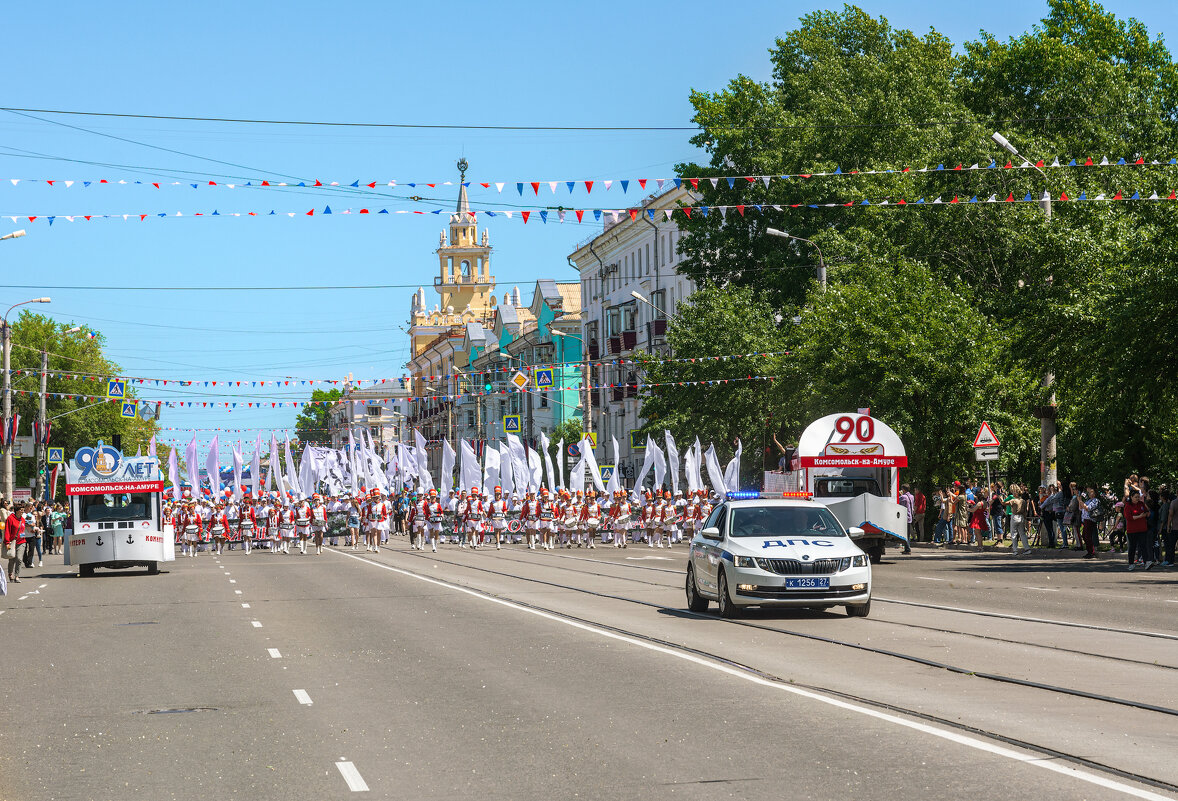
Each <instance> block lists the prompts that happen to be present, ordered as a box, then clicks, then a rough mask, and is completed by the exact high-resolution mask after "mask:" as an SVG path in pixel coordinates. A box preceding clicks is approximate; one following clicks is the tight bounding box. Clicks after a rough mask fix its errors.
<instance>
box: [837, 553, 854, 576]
mask: <svg viewBox="0 0 1178 801" xmlns="http://www.w3.org/2000/svg"><path fill="white" fill-rule="evenodd" d="M850 566H851V557H849V556H844V557H843V558H842V559H840V560H839V569H838V572H840V573H841V572H843V571H844V570H846V569H847V568H849V567H850Z"/></svg>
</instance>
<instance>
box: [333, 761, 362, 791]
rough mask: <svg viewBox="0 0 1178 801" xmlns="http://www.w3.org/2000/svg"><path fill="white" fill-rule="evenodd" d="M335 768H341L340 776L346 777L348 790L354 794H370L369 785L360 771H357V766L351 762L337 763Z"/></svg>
mask: <svg viewBox="0 0 1178 801" xmlns="http://www.w3.org/2000/svg"><path fill="white" fill-rule="evenodd" d="M335 766H336V767H337V768H339V772H340V775H341V776H343V777H344V781H346V782H347V783H348V789H349V790H351V791H352V792H353V793H366V792H368V785H367V783H365V781H364V778H363V777H362V776H361V775H360V771H358V770H356V766H355V765H353V764H352V763H351V762H336V763H335Z"/></svg>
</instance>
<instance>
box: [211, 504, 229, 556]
mask: <svg viewBox="0 0 1178 801" xmlns="http://www.w3.org/2000/svg"><path fill="white" fill-rule="evenodd" d="M208 524H209V534H210V535H211V536H212V538H213V545H212V548H213V550H212V552H213V553H215V554H217V555H218V556H219V555H220V554H222V553H224V552H225V539H226V537H227V536H228V535H229V520H228V518H227V517H226V516H225V505H224V502H223V501H222V502H218V503H216V504H214V505H213V510H212V515H211V516H210V517H209V520H208Z"/></svg>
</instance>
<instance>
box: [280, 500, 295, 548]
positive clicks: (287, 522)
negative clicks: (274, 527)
mask: <svg viewBox="0 0 1178 801" xmlns="http://www.w3.org/2000/svg"><path fill="white" fill-rule="evenodd" d="M297 520H298V513H297V512H296V511H295V508H294V507H293V506H283V507H281V508H279V510H278V535H277V538H278V543H279V544H278V553H290V544H291V542H292V541H293V540H294V538H295V537H296V536H297V535H296V534H295V525H296V521H297Z"/></svg>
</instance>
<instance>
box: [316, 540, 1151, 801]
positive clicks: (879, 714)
mask: <svg viewBox="0 0 1178 801" xmlns="http://www.w3.org/2000/svg"><path fill="white" fill-rule="evenodd" d="M328 553H334V554H337V555H338V556H342V557H344V558H347V559H355V560H356V561H357V562H363V563H364V564H366V565H369V566H370V567H376V568H380V569H381V570H388V571H390V572H392V573H397V574H399V575H402V576H405V577H406V578H410V579H414V580H416V581H421V582H424V583H427V584H433V585H434V586H437V587H445V588H446V589H449V590H451V591H453V592H457V593H461V594H463V595H468V596H471V597H473V598H477V599H479V600H481V601H484V602H487V603H492V604H498V605H500V606H503V607H506V608H508V609H514V610H516V611H518V612H522V613H524V614H529V615H535V616H536V617H539V618H542V619H544V620H549V621H552V622H554V623H559V624H562V625H565V626H569V627H570V628H575V629H580V630H581V631H586V632H590V633H593V634H595V635H597V636H599V637H603V638H606V639H611V640H616V641H618V642H625V643H628V644H630V645H633V646H635V647H637V648H643V649H645V650H647V651H653V652H656V653H661V654H664V655H666V656H669V657H672V658H674V659H681V660H683V661H685V662H691V663H693V664H696V665H699V666H701V667H704V668H707V669H709V670H714V671H716V672H717V673H724V674H727V675H729V676H732V677H734V678H737V679H741V680H743V681H746V682H749V683H750V684H757V685H760V686H761V687H765V688H768V689H772V690H775V691H778V692H785V693H789V694H791V695H796V696H799V697H802V698H808V699H810V700H812V701H815V702H817V703H821V704H826V705H828V706H832V707H835V708H836V709H843V710H846V711H848V712H855V713H857V714H860V715H863V716H864V717H869V718H874V719H876V720H879V721H882V722H885V723H890V724H892V725H895V726H901V727H903V728H906V729H911V730H913V731H919V732H923V733H924V734H928V735H931V736H933V737H937V738H940V739H942V740H946V741H949V742H953V743H957V744H958V745H963V746H965V747H967V748H972V749H974V750H976V751H980V752H982V753H988V754H993V755H995V756H1000V757H1004V758H1006V759H1009V760H1011V761H1012V762H1018V763H1020V764H1023V765H1027V766H1030V767H1036V768H1041V769H1042V770H1046V771H1050V772H1052V773H1056V774H1059V775H1062V776H1068V777H1070V778H1073V779H1076V780H1078V781H1082V782H1086V783H1087V784H1091V785H1094V786H1096V787H1103V788H1105V789H1107V790H1113V791H1116V792H1119V793H1124V794H1125V795H1130V796H1134V797H1136V798H1143V799H1149V801H1166V798H1167V796H1163V795H1161V794H1160V793H1155V792H1152V791H1150V790H1146V789H1143V788H1139V787H1134V786H1132V785H1130V784H1126V783H1124V782H1120V781H1117V780H1116V779H1112V778H1108V777H1106V776H1101V775H1099V774H1096V773H1089V772H1088V771H1084V770H1080V769H1078V768H1074V767H1071V766H1069V765H1065V764H1062V763H1059V762H1053V761H1049V760H1044V759H1043V757H1042V755H1040V754H1037V753H1027V752H1022V751H1018V750H1015V749H1013V748H1008V747H1006V746H1005V745H999V744H998V743H994V742H990V741H988V740H985V739H982V738H980V737H975V736H972V735H969V734H960V733H958V732H955V731H950V730H948V729H942V728H938V727H936V726H932V725H929V724H927V723H922V722H920V721H915V720H909V719H907V718H901V717H898V716H897V715H894V714H892V713H890V712H884V711H881V710H878V709H872V708H870V707H866V706H862V705H860V704H856V703H852V702H850V701H844V700H842V699H841V698H833V697H831V696H828V695H823V694H822V693H820V692H815V691H812V690H806V689H803V688H801V687H791V686H788V685H784V684H779V683H777V682H774V681H771V680H769V679H767V678H763V677H761V676H757V675H755V674H751V673H746V672H744V671H742V670H740V669H738V668H735V667H731V666H729V665H724V664H718V663H716V662H712V661H710V660H708V659H705V658H703V657H700V656H696V655H695V654H691V653H687V652H684V651H678V650H674V649H672V648H668V647H667V646H664V645H657V644H655V643H651V642H647V641H645V640H640V639H636V638H634V637H630V636H627V635H625V634H622V633H619V632H615V631H610V630H607V629H603V628H600V627H598V626H596V625H593V624H591V623H582V622H581V621H577V620H569V619H567V618H563V617H560V616H558V615H555V614H552V613H550V612H545V611H543V610H540V609H533V608H530V607H527V606H521V605H520V604H518V603H515V602H514V601H509V600H507V599H506V598H496V597H493V596H490V595H487V594H485V593H482V592H480V591H479V590H476V589H473V588H469V587H461V586H458V585H456V584H452V583H450V582H448V581H443V580H440V579H434V578H429V577H428V576H422V575H420V574H417V573H412V572H410V571H408V570H402V569H400V568H397V567H393V566H392V565H386V564H382V563H380V562H371V561H369V560H367V559H365V558H363V557H361V556H353V555H352V554H348V553H340V552H339V551H328ZM341 765H349V766H351V765H352V763H350V762H344V761H340V762H337V763H336V766H337V767H339V766H341ZM352 769H353V770H354V769H355V768H354V766H353V768H352ZM339 770H340V773H341V774H342V773H344V768H342V767H339ZM358 776H359V774H358V773H357V777H358ZM344 778H345V779H346V778H347V775H346V774H345V776H344ZM361 781H363V780H362V779H361ZM349 786H350V785H349ZM365 789H367V785H365Z"/></svg>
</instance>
